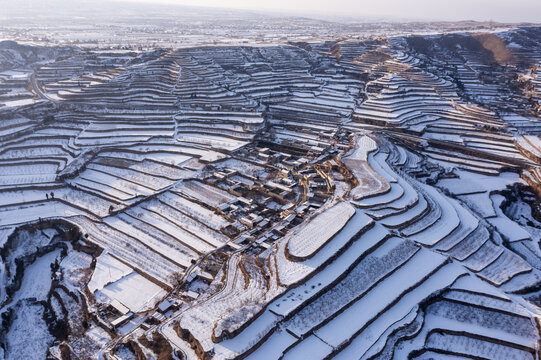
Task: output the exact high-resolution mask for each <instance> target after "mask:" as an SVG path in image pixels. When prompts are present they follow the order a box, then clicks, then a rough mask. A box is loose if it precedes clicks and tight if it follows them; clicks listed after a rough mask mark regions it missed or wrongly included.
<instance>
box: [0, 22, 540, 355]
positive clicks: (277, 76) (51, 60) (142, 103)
mask: <svg viewBox="0 0 541 360" xmlns="http://www.w3.org/2000/svg"><path fill="white" fill-rule="evenodd" d="M540 136H541V29H540V28H538V27H533V26H532V27H528V26H523V27H514V28H511V29H507V30H498V31H492V32H482V31H475V32H471V33H466V32H464V33H458V32H457V33H452V34H450V33H447V34H433V35H396V36H392V35H389V36H377V37H373V38H369V39H364V40H363V39H359V38H350V37H347V38H340V39H338V38H337V39H334V40H326V41H295V42H281V43H273V44H266V45H256V44H252V45H249V44H245V45H242V46H241V45H229V46H211V45H200V46H192V47H182V48H157V49H154V50H148V51H147V50H142V49H133V48H130V49H120V48H107V49H104V48H101V49H100V48H86V47H76V46H58V47H55V46H50V47H49V46H48V47H42V46H32V45H20V44H18V43H15V42H12V41H4V42H0V257H1V260H0V321H1V326H0V359H1V358H5V359H21V358H25V359H44V358H47V359H61V360H67V359H116V360H118V359H122V360H128V359H330V358H335V359H374V360H375V359H501V360H508V359H521V360H522V359H532V360H540V357H541V347H540V339H541V330H540V329H541V328H540V326H541V208H540V205H539V204H540V197H541V138H540Z"/></svg>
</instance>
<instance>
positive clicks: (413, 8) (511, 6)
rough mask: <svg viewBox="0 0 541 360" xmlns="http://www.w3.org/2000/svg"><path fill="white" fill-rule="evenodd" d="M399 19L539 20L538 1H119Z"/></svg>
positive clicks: (539, 4) (539, 6)
mask: <svg viewBox="0 0 541 360" xmlns="http://www.w3.org/2000/svg"><path fill="white" fill-rule="evenodd" d="M122 1H138V2H146V3H166V4H178V5H194V6H213V7H229V8H240V9H265V10H279V11H295V12H296V13H299V12H301V13H302V12H305V13H313V12H320V13H326V14H331V13H334V14H338V15H350V16H363V15H364V16H370V17H373V16H381V17H392V18H402V19H430V20H432V19H435V20H494V21H502V22H505V21H507V22H519V21H528V22H541V0H264V1H261V0H259V1H257V0H122Z"/></svg>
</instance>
